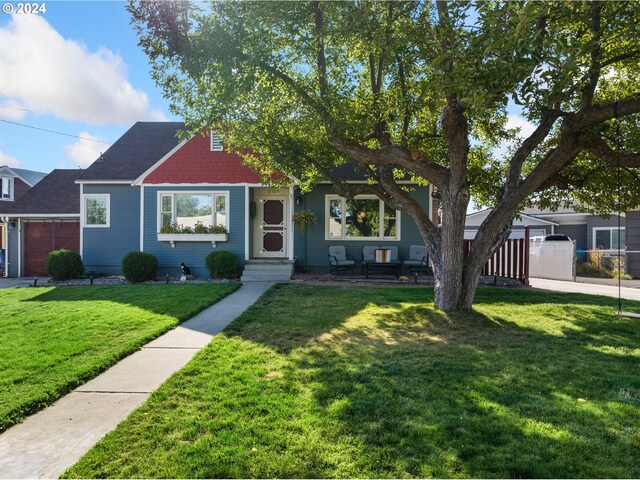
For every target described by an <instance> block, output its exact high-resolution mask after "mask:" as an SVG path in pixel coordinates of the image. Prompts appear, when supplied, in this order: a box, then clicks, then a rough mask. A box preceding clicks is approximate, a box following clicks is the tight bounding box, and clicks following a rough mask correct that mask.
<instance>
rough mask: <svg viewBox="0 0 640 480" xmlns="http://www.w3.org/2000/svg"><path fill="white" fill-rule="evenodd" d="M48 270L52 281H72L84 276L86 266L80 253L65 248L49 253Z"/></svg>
mask: <svg viewBox="0 0 640 480" xmlns="http://www.w3.org/2000/svg"><path fill="white" fill-rule="evenodd" d="M46 269H47V274H48V275H49V276H50V277H51V279H52V280H70V279H72V278H80V277H81V276H82V272H84V265H83V264H82V258H80V254H79V253H78V252H73V251H71V250H67V249H65V248H63V249H61V250H54V251H53V252H51V253H49V255H48V256H47V263H46Z"/></svg>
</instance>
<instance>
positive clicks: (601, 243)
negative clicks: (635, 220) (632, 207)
mask: <svg viewBox="0 0 640 480" xmlns="http://www.w3.org/2000/svg"><path fill="white" fill-rule="evenodd" d="M619 233H620V234H619V235H618V227H595V228H594V229H593V249H594V250H617V249H618V242H620V250H624V248H625V240H626V239H625V230H624V227H621V228H620V232H619Z"/></svg>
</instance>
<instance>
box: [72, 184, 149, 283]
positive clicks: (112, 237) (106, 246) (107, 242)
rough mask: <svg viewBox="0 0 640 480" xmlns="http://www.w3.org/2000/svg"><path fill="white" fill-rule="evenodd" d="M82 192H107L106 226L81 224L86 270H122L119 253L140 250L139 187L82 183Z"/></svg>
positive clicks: (118, 273) (111, 271)
mask: <svg viewBox="0 0 640 480" xmlns="http://www.w3.org/2000/svg"><path fill="white" fill-rule="evenodd" d="M83 193H84V194H92V193H106V194H109V195H110V209H111V212H110V220H111V221H110V226H109V228H91V227H88V228H87V227H84V228H83V229H82V230H83V232H82V234H83V235H84V237H83V244H82V261H83V263H84V269H85V271H86V272H99V273H106V274H109V275H121V274H122V257H124V256H125V255H126V254H127V253H129V252H132V251H139V250H140V188H139V187H132V186H130V185H84V191H83Z"/></svg>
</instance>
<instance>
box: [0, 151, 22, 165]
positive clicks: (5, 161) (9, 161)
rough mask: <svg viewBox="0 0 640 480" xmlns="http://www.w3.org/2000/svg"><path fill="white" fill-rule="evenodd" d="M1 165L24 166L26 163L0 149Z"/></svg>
mask: <svg viewBox="0 0 640 480" xmlns="http://www.w3.org/2000/svg"><path fill="white" fill-rule="evenodd" d="M1 165H8V166H10V167H18V168H24V163H22V162H21V161H20V160H18V159H17V158H15V157H12V156H10V155H7V154H6V153H2V150H0V166H1Z"/></svg>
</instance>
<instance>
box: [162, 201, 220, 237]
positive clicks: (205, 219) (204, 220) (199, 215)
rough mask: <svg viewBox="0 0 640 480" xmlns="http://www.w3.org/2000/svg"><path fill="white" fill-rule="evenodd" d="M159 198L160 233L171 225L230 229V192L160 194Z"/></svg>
mask: <svg viewBox="0 0 640 480" xmlns="http://www.w3.org/2000/svg"><path fill="white" fill-rule="evenodd" d="M158 197H159V198H158V232H159V231H160V230H161V229H162V227H166V226H169V225H175V226H177V227H179V228H185V227H190V228H194V227H195V226H196V225H198V224H201V225H202V226H204V227H213V226H216V225H222V226H223V227H225V228H226V229H227V230H228V229H229V215H228V213H227V208H228V207H229V192H160V193H158Z"/></svg>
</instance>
